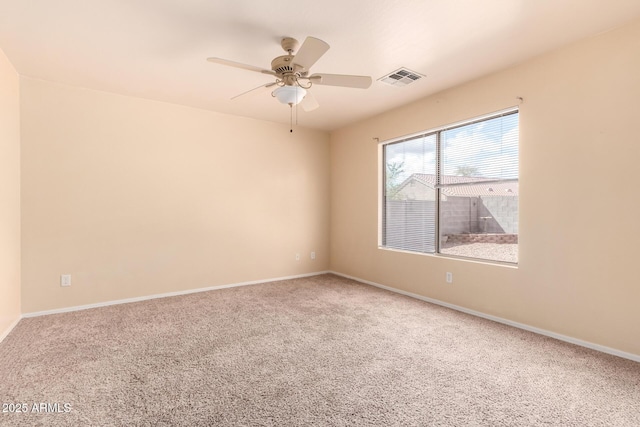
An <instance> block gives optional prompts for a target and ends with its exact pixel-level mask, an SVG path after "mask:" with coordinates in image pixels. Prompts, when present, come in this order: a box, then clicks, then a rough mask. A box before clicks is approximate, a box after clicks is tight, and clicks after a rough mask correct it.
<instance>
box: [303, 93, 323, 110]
mask: <svg viewBox="0 0 640 427" xmlns="http://www.w3.org/2000/svg"><path fill="white" fill-rule="evenodd" d="M300 106H301V107H302V109H303V110H304V111H305V112H306V113H308V112H309V111H313V110H315V109H316V108H318V107H319V106H320V104H318V100H317V99H316V97H315V96H313V93H311V91H310V90H307V94H306V95H305V96H304V98H303V99H302V102H301V103H300Z"/></svg>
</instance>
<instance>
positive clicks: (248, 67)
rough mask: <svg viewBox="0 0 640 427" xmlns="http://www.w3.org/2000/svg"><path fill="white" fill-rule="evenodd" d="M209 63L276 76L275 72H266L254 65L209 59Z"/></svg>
mask: <svg viewBox="0 0 640 427" xmlns="http://www.w3.org/2000/svg"><path fill="white" fill-rule="evenodd" d="M207 61H209V62H213V63H216V64H221V65H227V66H229V67H234V68H241V69H243V70H249V71H256V72H258V73H262V74H271V75H275V74H276V73H275V72H273V71H271V70H265V69H264V68H260V67H256V66H253V65H247V64H243V63H241V62H235V61H229V60H228V59H222V58H207Z"/></svg>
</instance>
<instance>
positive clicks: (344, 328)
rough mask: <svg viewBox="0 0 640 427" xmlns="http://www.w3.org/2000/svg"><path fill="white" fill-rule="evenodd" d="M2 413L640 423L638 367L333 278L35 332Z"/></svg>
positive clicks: (33, 417) (2, 388) (12, 368)
mask: <svg viewBox="0 0 640 427" xmlns="http://www.w3.org/2000/svg"><path fill="white" fill-rule="evenodd" d="M0 400H1V402H2V405H3V412H2V413H1V414H0V425H3V426H9V425H10V426H37V425H42V426H81V425H82V426H85V425H86V426H213V425H216V426H217V425H220V426H308V425H316V426H360V425H379V426H580V427H584V426H607V427H610V426H640V364H639V363H637V362H633V361H630V360H626V359H621V358H618V357H615V356H610V355H607V354H602V353H598V352H596V351H592V350H589V349H585V348H582V347H578V346H574V345H571V344H567V343H564V342H560V341H557V340H554V339H551V338H547V337H543V336H540V335H536V334H533V333H530V332H526V331H522V330H519V329H515V328H512V327H509V326H505V325H502V324H498V323H494V322H491V321H488V320H485V319H480V318H476V317H473V316H470V315H466V314H463V313H459V312H456V311H453V310H450V309H447V308H443V307H440V306H436V305H432V304H429V303H426V302H423V301H419V300H415V299H412V298H409V297H405V296H402V295H398V294H394V293H391V292H388V291H385V290H381V289H377V288H374V287H371V286H368V285H364V284H361V283H358V282H355V281H352V280H348V279H345V278H342V277H337V276H334V275H330V274H327V275H320V276H314V277H308V278H301V279H293V280H286V281H279V282H271V283H264V284H258V285H252V286H244V287H238V288H229V289H222V290H216V291H209V292H202V293H196V294H190V295H184V296H177V297H171V298H162V299H154V300H148V301H143V302H137V303H130V304H122V305H114V306H108V307H102V308H96V309H90V310H83V311H76V312H70V313H64V314H56V315H48V316H42V317H35V318H26V319H23V320H21V321H20V323H19V324H18V325H17V326H16V327H15V328H14V330H13V331H12V332H11V333H10V334H9V335H8V336H7V337H6V338H5V340H4V341H3V342H2V343H0ZM18 410H20V412H17V411H18Z"/></svg>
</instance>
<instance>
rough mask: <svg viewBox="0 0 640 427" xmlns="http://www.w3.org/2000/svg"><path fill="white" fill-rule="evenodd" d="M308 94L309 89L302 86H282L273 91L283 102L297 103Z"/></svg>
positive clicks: (288, 103)
mask: <svg viewBox="0 0 640 427" xmlns="http://www.w3.org/2000/svg"><path fill="white" fill-rule="evenodd" d="M306 94H307V91H306V90H305V89H303V88H301V87H300V86H297V85H296V86H280V87H279V88H277V89H276V90H274V91H273V96H275V97H276V98H278V101H280V102H281V103H282V104H287V105H297V104H299V103H300V101H302V99H303V98H304V97H305V95H306Z"/></svg>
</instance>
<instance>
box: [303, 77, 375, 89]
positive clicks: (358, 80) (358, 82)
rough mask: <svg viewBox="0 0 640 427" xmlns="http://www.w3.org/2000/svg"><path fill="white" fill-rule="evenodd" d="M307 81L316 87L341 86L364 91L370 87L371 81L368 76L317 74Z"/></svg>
mask: <svg viewBox="0 0 640 427" xmlns="http://www.w3.org/2000/svg"><path fill="white" fill-rule="evenodd" d="M309 79H310V80H311V81H312V82H313V84H316V85H324V86H343V87H354V88H358V89H366V88H368V87H369V86H371V83H372V80H371V77H369V76H351V75H346V74H322V73H317V74H313V75H311V76H309Z"/></svg>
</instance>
